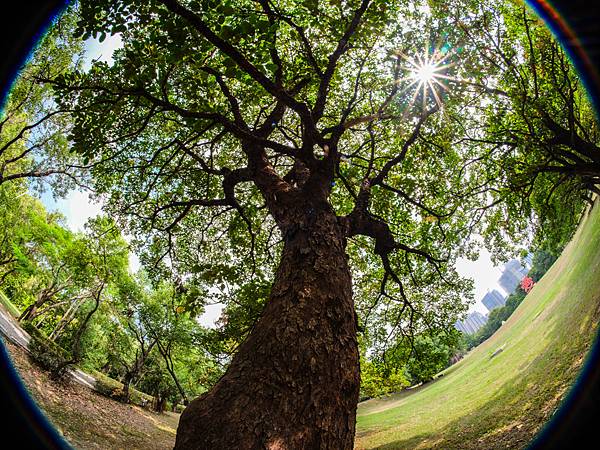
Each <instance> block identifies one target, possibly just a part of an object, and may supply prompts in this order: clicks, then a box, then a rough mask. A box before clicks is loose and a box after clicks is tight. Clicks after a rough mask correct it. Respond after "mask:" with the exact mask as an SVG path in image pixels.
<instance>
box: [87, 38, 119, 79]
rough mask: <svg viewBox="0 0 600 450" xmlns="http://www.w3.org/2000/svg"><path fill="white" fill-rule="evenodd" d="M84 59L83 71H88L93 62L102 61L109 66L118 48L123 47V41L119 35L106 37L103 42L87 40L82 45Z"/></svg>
mask: <svg viewBox="0 0 600 450" xmlns="http://www.w3.org/2000/svg"><path fill="white" fill-rule="evenodd" d="M84 46H85V47H84V48H85V57H84V62H83V67H84V70H89V68H90V67H91V65H92V61H93V60H99V61H104V62H106V63H108V64H109V65H111V64H112V62H113V53H114V51H115V50H117V49H118V48H121V47H123V41H122V40H121V35H120V34H115V35H114V36H107V37H106V39H105V40H104V41H103V42H100V41H99V40H98V39H93V38H89V39H88V40H86V41H85V43H84Z"/></svg>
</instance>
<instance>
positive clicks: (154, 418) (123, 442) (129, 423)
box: [3, 340, 179, 450]
mask: <svg viewBox="0 0 600 450" xmlns="http://www.w3.org/2000/svg"><path fill="white" fill-rule="evenodd" d="M3 342H4V345H5V347H6V349H7V350H8V352H9V354H10V355H11V358H12V361H13V365H14V366H15V368H16V369H17V371H18V373H19V374H20V375H21V378H22V380H23V381H24V384H25V386H26V387H27V389H28V390H29V392H30V394H31V395H32V397H33V398H34V399H35V400H36V402H37V404H38V406H39V407H40V408H41V409H42V411H44V413H45V414H46V416H47V417H48V419H50V421H51V422H52V423H53V424H54V426H55V427H56V428H57V430H58V431H59V432H60V433H61V434H62V435H63V436H64V437H65V438H66V440H67V441H68V442H69V443H70V444H71V445H72V446H73V447H75V448H76V449H82V450H83V449H102V450H105V449H124V450H129V449H144V450H165V449H172V448H173V446H174V445H175V432H176V430H177V423H178V421H179V414H175V413H171V412H165V413H163V414H157V413H155V412H152V411H148V410H145V409H143V408H140V407H138V406H133V405H125V404H122V403H119V402H117V401H115V400H111V399H109V398H106V397H104V396H102V395H100V394H98V393H97V392H94V391H92V390H90V389H87V388H85V387H83V386H80V385H78V384H76V383H74V382H67V383H59V382H55V381H53V380H52V379H50V378H49V376H48V374H47V373H46V372H45V371H43V370H41V369H40V368H38V367H37V366H36V365H34V364H33V362H31V361H30V359H29V356H28V354H27V352H25V350H23V349H22V348H19V347H17V346H15V345H13V344H12V343H10V342H7V341H6V340H4V341H3Z"/></svg>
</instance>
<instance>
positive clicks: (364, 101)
mask: <svg viewBox="0 0 600 450" xmlns="http://www.w3.org/2000/svg"><path fill="white" fill-rule="evenodd" d="M455 3H456V4H452V5H451V6H453V10H457V11H460V12H461V14H462V16H461V17H462V20H461V26H462V27H464V28H465V29H466V31H469V30H477V29H480V28H481V25H482V23H481V18H480V17H479V15H478V13H476V12H473V13H470V11H469V7H468V6H469V5H468V4H467V3H466V2H465V3H464V4H461V5H458V2H455ZM430 4H431V8H429V7H427V3H425V2H423V3H414V2H404V1H391V2H390V1H382V0H353V1H329V2H317V1H310V0H308V1H306V0H305V1H292V0H289V1H283V0H280V1H273V0H246V1H221V2H217V1H210V0H204V1H187V0H180V1H178V0H156V1H152V2H146V1H136V0H124V1H121V2H115V1H108V0H105V1H82V2H81V5H80V10H79V12H80V14H81V20H80V22H79V33H80V34H81V35H82V36H84V37H89V36H92V35H93V36H99V37H100V40H103V39H105V38H106V35H107V34H111V33H112V34H115V33H119V34H120V35H121V38H122V40H123V43H124V45H123V48H121V49H119V50H117V51H116V52H115V55H114V64H112V65H109V64H106V63H101V62H97V63H95V64H94V65H93V67H92V68H91V70H90V71H89V72H87V73H81V72H73V73H71V74H67V75H64V76H60V77H56V78H53V79H50V78H48V81H49V82H52V83H53V84H54V86H55V87H56V89H57V94H58V95H57V102H58V104H59V105H60V107H61V108H62V109H65V110H70V111H73V120H74V126H73V132H72V136H71V138H72V143H73V150H74V151H75V152H76V153H77V154H78V155H80V156H81V157H82V159H83V162H84V164H85V165H87V166H88V167H91V169H92V175H93V176H94V183H95V188H96V189H97V190H98V192H99V193H100V194H104V195H106V197H107V202H108V203H107V205H108V208H109V209H111V210H112V211H114V212H115V213H116V214H118V215H119V216H120V217H121V220H122V221H124V222H126V225H127V227H128V228H129V229H130V230H132V232H133V234H134V235H135V236H136V237H137V238H138V243H139V244H140V246H142V247H143V248H144V249H145V250H146V254H145V255H146V256H145V258H144V262H146V263H152V264H153V265H154V267H155V268H156V269H158V270H159V271H161V270H162V271H163V273H170V274H175V278H176V280H177V282H178V283H179V284H180V288H181V291H182V292H184V293H185V294H186V296H187V298H188V300H189V305H188V306H189V307H190V308H193V307H194V306H195V304H197V303H200V304H202V303H203V297H211V296H214V295H215V294H214V290H218V291H219V292H220V294H219V295H220V296H221V297H220V298H223V297H227V295H224V293H227V292H232V293H233V294H232V295H231V296H230V298H229V299H225V300H226V301H229V302H233V303H235V301H236V298H239V296H237V295H236V293H240V292H241V293H244V292H245V294H244V296H245V297H244V298H246V299H247V298H248V297H249V296H248V290H247V289H248V286H256V287H258V288H259V289H258V291H259V295H257V297H258V301H257V302H255V303H252V302H250V303H251V304H252V305H251V306H252V307H253V308H254V310H253V314H238V315H235V314H233V313H234V312H235V311H236V308H235V307H234V308H228V310H227V311H228V313H229V314H228V315H226V316H225V317H226V319H227V318H230V319H231V318H234V317H238V319H236V320H240V323H244V324H246V325H247V327H246V330H245V331H244V333H241V334H239V335H237V336H236V338H237V339H240V340H241V339H243V341H242V342H241V343H240V344H239V346H238V347H237V348H236V351H235V354H234V355H233V357H232V359H231V361H230V363H229V365H228V368H227V371H226V373H225V374H224V376H223V377H222V378H221V379H220V380H219V381H218V383H217V384H216V385H215V386H214V388H213V389H212V390H211V391H210V392H208V393H206V394H205V395H202V396H201V397H200V398H198V399H196V400H194V401H192V402H191V403H190V405H189V406H188V407H187V408H186V410H185V411H184V413H183V415H182V416H181V420H180V424H179V428H178V433H177V442H176V448H181V449H183V448H214V449H217V448H228V449H229V448H240V449H245V448H248V449H250V448H265V447H266V448H334V449H341V448H344V449H350V448H352V446H353V441H354V429H355V413H356V403H357V401H358V395H359V352H358V347H357V337H356V336H357V331H358V328H359V324H358V323H357V313H356V312H355V304H354V300H353V277H352V275H353V274H354V279H355V282H354V285H355V286H354V287H355V288H356V290H357V292H359V293H360V294H361V298H363V299H367V300H366V302H363V303H362V304H361V305H360V308H358V309H359V312H360V313H361V316H362V317H364V318H368V317H369V316H371V315H379V317H383V318H384V319H385V321H386V326H384V327H381V332H382V333H383V332H384V331H385V333H386V336H385V340H390V341H393V342H395V343H397V342H398V340H399V339H400V338H407V339H408V342H409V343H412V340H411V338H412V337H414V336H417V335H419V334H421V333H422V332H423V331H424V330H430V331H436V330H443V329H446V328H448V327H451V326H452V324H453V323H454V322H455V320H456V319H457V318H458V317H459V315H460V313H461V312H462V311H464V309H465V305H464V304H463V303H462V302H461V297H462V296H463V295H464V294H465V292H466V291H468V288H469V287H470V285H469V283H464V282H462V281H461V280H460V279H459V277H458V276H457V274H456V272H455V271H454V270H453V269H452V263H453V261H454V259H455V257H456V256H457V254H458V253H459V252H460V251H462V250H464V248H463V246H462V243H463V242H464V240H465V238H466V237H468V236H469V234H470V233H471V232H472V231H473V230H475V227H476V226H477V224H478V222H479V221H480V220H481V217H482V212H485V211H486V209H487V206H486V205H485V200H487V197H486V195H487V190H486V183H488V182H489V179H487V178H486V177H487V175H488V174H486V173H483V174H482V173H480V172H477V171H476V170H473V169H472V167H476V165H475V164H472V162H473V161H475V160H476V159H477V157H478V155H477V154H476V152H477V151H479V150H480V149H479V147H476V146H461V145H455V144H456V143H458V142H459V140H460V136H461V135H462V133H464V129H463V126H462V124H461V123H460V122H457V121H453V120H448V117H456V116H459V115H461V114H462V115H463V116H464V115H468V114H473V111H475V112H476V110H475V109H474V108H473V105H474V104H477V102H479V101H480V98H481V96H482V95H485V94H487V93H489V91H490V88H489V87H488V86H486V85H485V84H483V83H481V82H479V81H478V80H471V81H469V79H470V78H469V77H471V75H472V73H473V72H476V71H478V70H481V68H482V67H484V66H483V65H480V64H479V62H478V59H476V58H472V56H473V55H474V54H476V53H477V52H476V51H474V50H477V49H476V47H475V46H473V45H471V46H469V44H468V42H467V41H466V39H465V36H467V33H466V32H465V30H463V29H462V28H459V27H455V26H453V23H452V21H448V20H447V18H450V17H451V18H454V16H453V15H449V14H447V11H446V9H445V8H446V5H442V4H441V3H440V2H430ZM432 59H433V60H435V61H436V62H437V63H438V65H437V66H436V67H433V66H432V65H431V64H430V63H429V62H430V61H431V60H432ZM449 62H452V63H453V65H452V67H450V66H449V65H446V63H449ZM432 71H433V72H436V73H440V74H444V77H445V78H443V79H442V78H436V79H432V76H431V73H432ZM461 80H462V81H461ZM442 84H444V86H443V89H442V88H441V87H440V88H436V87H437V86H438V85H440V86H441V85H442ZM207 280H212V281H217V282H218V283H216V285H213V286H210V287H209V286H207V283H206V281H207ZM266 280H272V284H271V286H270V288H267V289H264V286H265V281H266ZM211 289H212V291H211ZM250 303H245V304H241V309H242V310H247V309H246V308H245V307H244V305H250ZM238 306H240V305H238ZM237 311H238V312H239V309H238V310H237ZM240 317H241V319H240ZM364 320H367V319H364Z"/></svg>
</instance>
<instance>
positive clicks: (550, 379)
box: [356, 204, 600, 450]
mask: <svg viewBox="0 0 600 450" xmlns="http://www.w3.org/2000/svg"><path fill="white" fill-rule="evenodd" d="M599 319H600V205H598V204H596V206H595V207H594V208H593V209H592V210H591V211H590V212H589V213H588V215H587V216H586V217H585V218H584V220H583V221H582V223H581V225H580V227H579V229H578V231H577V233H576V234H575V236H574V238H573V240H572V241H571V243H570V244H569V245H568V246H567V247H566V248H565V250H564V252H563V254H562V255H561V257H560V258H559V259H558V260H557V261H556V263H555V264H554V265H553V266H552V268H551V269H550V270H549V271H548V272H547V273H546V275H545V276H544V278H543V279H542V280H540V281H539V283H538V284H537V285H536V286H535V287H534V288H533V290H532V291H531V292H530V293H529V294H528V295H527V297H526V298H525V300H524V301H523V303H522V304H521V305H520V306H519V307H518V308H517V310H516V311H515V312H514V313H513V315H512V316H511V317H510V318H509V320H508V321H507V322H506V323H505V324H504V325H503V326H502V327H501V328H500V329H499V330H498V331H497V332H496V333H495V334H494V335H493V336H492V337H491V338H489V339H488V340H487V341H486V342H484V343H483V344H481V345H480V346H479V347H477V348H475V349H474V350H472V351H471V352H470V353H469V354H468V355H467V356H466V357H465V358H464V359H463V360H462V361H460V362H459V363H457V364H455V365H454V366H452V367H450V368H448V369H446V371H444V372H443V376H442V377H440V378H438V379H437V380H436V381H434V382H431V383H429V384H427V385H425V386H422V387H420V388H417V389H414V390H409V391H405V392H402V393H399V394H395V395H392V396H389V397H387V398H384V399H373V400H369V401H366V402H363V403H361V404H360V405H359V407H358V419H357V434H356V448H357V449H371V448H383V449H425V448H441V449H461V450H462V449H486V450H491V449H500V448H510V449H516V448H525V447H527V446H528V444H529V443H530V442H531V441H532V440H533V438H534V437H535V435H536V434H537V433H538V432H539V431H540V429H541V427H542V426H543V425H544V423H545V422H547V420H548V419H549V418H550V417H551V415H552V414H553V413H554V411H555V410H556V409H557V407H558V406H559V403H560V401H561V400H562V399H563V398H564V397H565V396H566V394H567V393H568V390H569V388H570V387H571V386H572V385H573V384H574V382H575V381H576V378H577V375H578V373H579V370H580V369H581V367H582V365H583V363H584V361H585V357H586V355H587V353H588V350H589V349H590V348H591V346H592V344H593V342H594V339H595V337H596V332H597V329H598V321H599ZM499 349H502V351H501V352H500V353H497V354H496V355H495V356H493V357H492V355H493V354H494V352H497V351H498V350H499Z"/></svg>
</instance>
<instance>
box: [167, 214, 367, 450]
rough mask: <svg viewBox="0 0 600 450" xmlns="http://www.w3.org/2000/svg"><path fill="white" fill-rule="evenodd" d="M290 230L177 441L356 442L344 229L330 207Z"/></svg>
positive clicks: (210, 444) (231, 444)
mask: <svg viewBox="0 0 600 450" xmlns="http://www.w3.org/2000/svg"><path fill="white" fill-rule="evenodd" d="M309 211H310V213H309V214H308V215H307V217H305V218H304V219H303V220H302V221H301V223H302V225H298V226H295V227H293V228H292V227H290V230H292V231H290V230H288V232H287V233H286V239H285V244H284V250H283V255H282V259H281V262H280V266H279V269H278V271H277V274H276V277H275V282H274V284H273V287H272V290H271V296H270V298H269V301H268V302H267V305H266V307H265V309H264V311H263V314H262V316H261V318H260V319H259V321H258V322H257V324H256V325H255V327H254V329H253V331H252V332H251V334H250V336H249V337H248V338H247V339H246V341H245V342H243V343H242V345H241V346H240V348H239V351H238V353H237V354H236V355H235V357H234V358H233V360H232V362H231V365H230V366H229V368H228V369H227V372H226V373H225V375H224V376H223V377H222V378H221V379H220V380H219V382H218V383H217V384H216V385H215V386H214V388H213V389H212V390H211V391H210V392H208V393H207V394H204V395H203V396H201V397H199V398H197V399H195V400H194V401H192V402H191V403H190V405H189V406H188V407H187V408H186V409H185V410H184V412H183V414H182V416H181V419H180V421H179V427H178V430H177V439H176V444H175V449H177V450H182V449H214V450H218V449H233V448H235V449H240V450H243V449H265V448H266V449H283V448H285V449H300V448H302V449H335V450H344V449H352V448H353V443H354V430H355V421H356V404H357V402H358V394H359V384H360V380H359V360H358V347H357V341H356V326H357V324H356V315H355V312H354V304H353V300H352V281H351V276H350V271H349V268H348V263H347V255H346V254H345V243H346V242H345V237H344V230H343V229H342V227H341V226H340V224H339V223H338V221H337V219H336V217H335V215H334V214H333V212H332V211H320V212H314V211H313V210H309Z"/></svg>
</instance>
